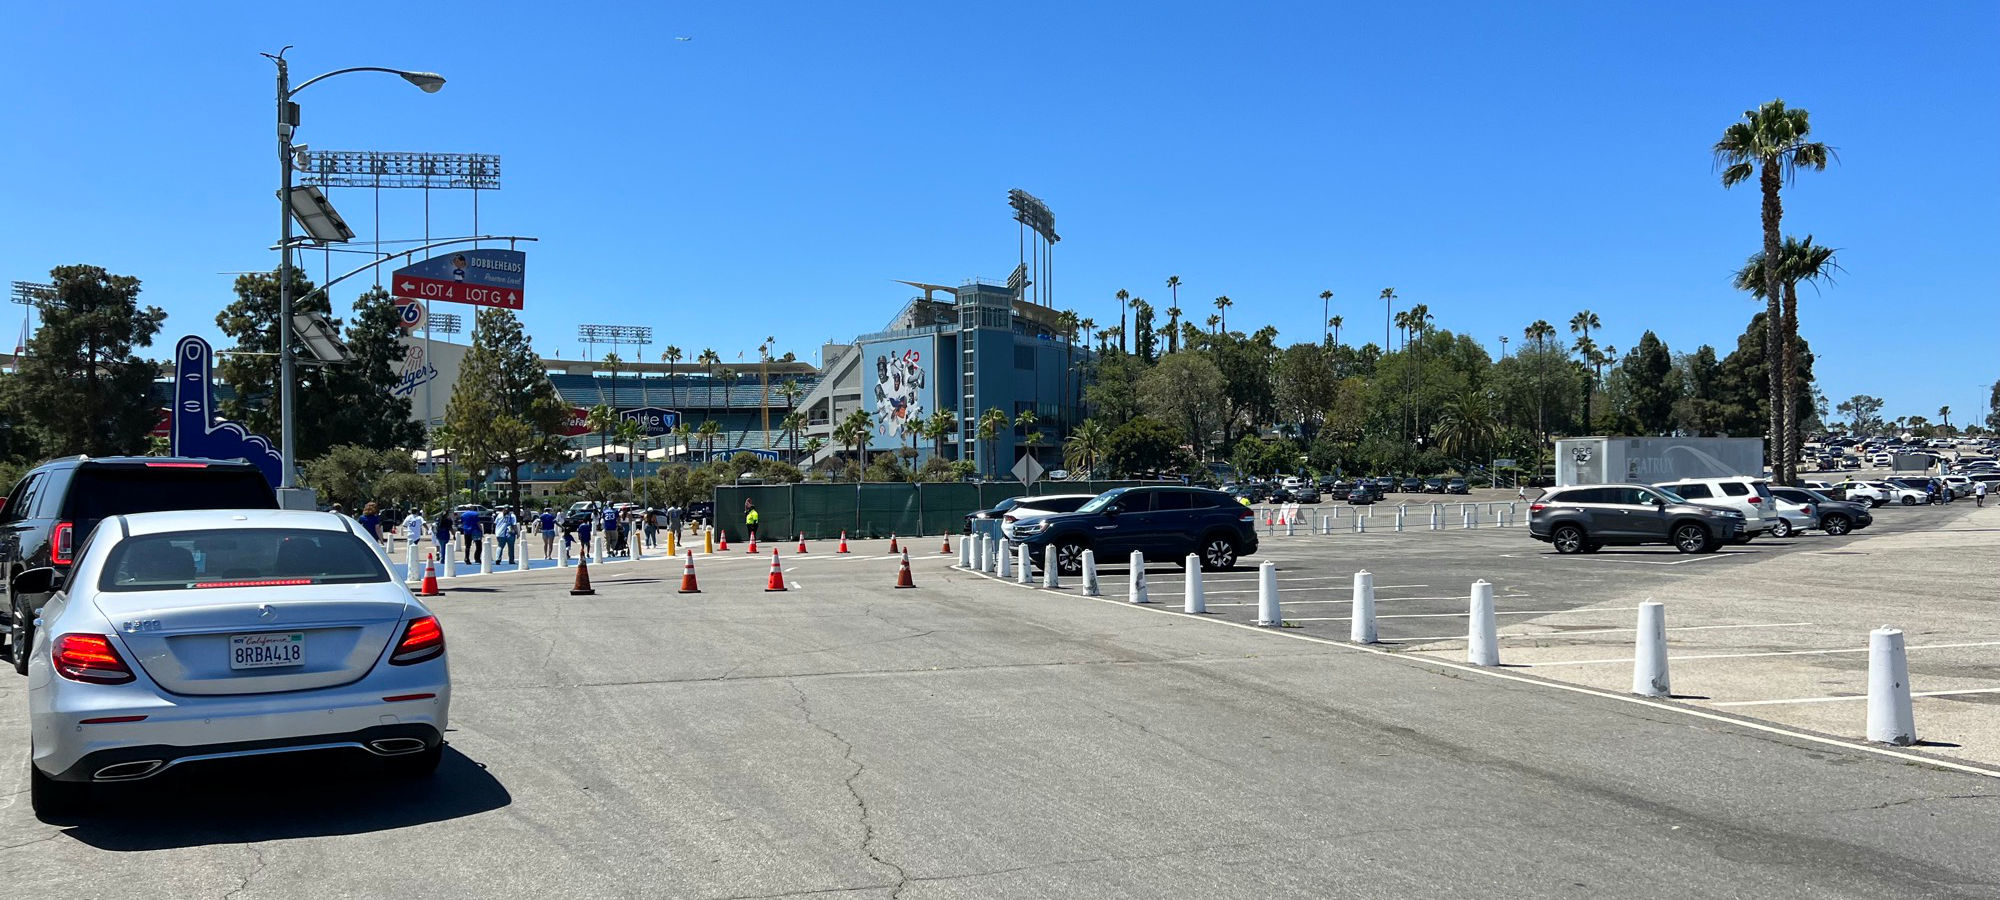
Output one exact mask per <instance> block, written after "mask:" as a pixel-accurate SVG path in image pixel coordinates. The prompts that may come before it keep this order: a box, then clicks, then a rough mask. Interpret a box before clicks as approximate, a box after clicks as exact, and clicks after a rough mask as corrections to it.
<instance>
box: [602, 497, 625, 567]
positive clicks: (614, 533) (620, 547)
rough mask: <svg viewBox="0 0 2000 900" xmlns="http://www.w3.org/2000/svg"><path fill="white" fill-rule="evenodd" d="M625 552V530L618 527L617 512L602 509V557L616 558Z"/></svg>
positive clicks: (615, 510)
mask: <svg viewBox="0 0 2000 900" xmlns="http://www.w3.org/2000/svg"><path fill="white" fill-rule="evenodd" d="M624 552H625V529H624V528H622V527H620V517H619V515H618V510H617V509H615V508H613V507H610V506H606V507H605V508H604V555H605V556H617V555H619V554H621V553H624Z"/></svg>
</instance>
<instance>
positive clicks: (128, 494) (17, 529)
mask: <svg viewBox="0 0 2000 900" xmlns="http://www.w3.org/2000/svg"><path fill="white" fill-rule="evenodd" d="M277 508H278V497H277V494H276V493H275V492H274V491H272V490H271V483H270V482H269V481H266V480H265V479H264V473H263V472H262V471H261V470H259V469H258V468H257V467H256V466H253V465H251V464H249V463H247V462H240V461H239V462H223V461H220V460H213V459H186V458H180V457H161V456H130V457H126V456H112V457H104V458H101V459H91V458H89V457H85V456H72V457H68V458H65V459H58V460H52V461H50V462H45V463H43V464H41V465H40V466H37V467H35V469H34V471H31V472H29V473H28V474H27V475H26V476H24V477H23V478H22V479H21V483H20V484H17V485H14V489H13V490H12V491H10V492H8V494H7V498H6V500H5V501H4V503H0V579H4V580H5V581H6V583H7V605H6V608H5V609H4V610H0V619H4V621H5V622H6V623H7V631H6V636H7V642H8V645H9V648H10V649H9V651H8V652H9V655H10V656H11V657H12V658H13V661H14V670H15V671H17V672H20V673H22V674H27V671H28V653H27V648H28V647H29V646H30V645H31V644H32V643H33V642H34V634H35V631H34V629H35V616H36V615H38V614H40V613H41V610H42V604H44V603H47V602H48V601H49V597H50V595H49V594H46V593H39V594H31V593H21V594H16V593H15V592H14V579H15V577H16V576H18V575H20V574H21V573H22V572H25V571H28V570H29V569H40V568H53V569H55V570H56V571H57V572H58V573H67V572H68V571H69V567H70V563H71V561H72V560H73V559H75V554H76V549H77V548H78V547H80V546H82V545H83V539H84V538H86V537H89V536H90V529H92V528H94V527H96V526H97V523H98V522H100V521H103V520H104V519H106V518H109V517H111V516H122V515H127V514H129V513H142V512H161V511H164V510H174V509H277Z"/></svg>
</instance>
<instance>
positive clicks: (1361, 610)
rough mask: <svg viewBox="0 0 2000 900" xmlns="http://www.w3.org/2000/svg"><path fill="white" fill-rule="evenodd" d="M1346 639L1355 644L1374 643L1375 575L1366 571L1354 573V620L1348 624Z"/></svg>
mask: <svg viewBox="0 0 2000 900" xmlns="http://www.w3.org/2000/svg"><path fill="white" fill-rule="evenodd" d="M1347 639H1348V640H1350V641H1353V642H1355V643H1357V644H1373V643H1375V641H1376V634H1375V575H1374V573H1372V572H1369V571H1368V570H1367V569H1362V570H1361V571H1359V572H1356V573H1354V620H1353V621H1352V622H1350V623H1348V628H1347Z"/></svg>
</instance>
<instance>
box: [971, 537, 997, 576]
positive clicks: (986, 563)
mask: <svg viewBox="0 0 2000 900" xmlns="http://www.w3.org/2000/svg"><path fill="white" fill-rule="evenodd" d="M972 540H973V542H974V545H975V546H974V547H973V548H972V570H973V571H975V572H989V571H992V568H993V548H992V547H989V546H987V544H986V534H985V533H984V532H981V533H978V534H975V535H973V536H972Z"/></svg>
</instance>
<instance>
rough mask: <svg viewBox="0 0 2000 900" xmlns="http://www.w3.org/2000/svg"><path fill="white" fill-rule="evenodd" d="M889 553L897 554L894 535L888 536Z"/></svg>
mask: <svg viewBox="0 0 2000 900" xmlns="http://www.w3.org/2000/svg"><path fill="white" fill-rule="evenodd" d="M889 552H890V553H895V552H897V550H896V536H895V535H894V534H891V535H889Z"/></svg>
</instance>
